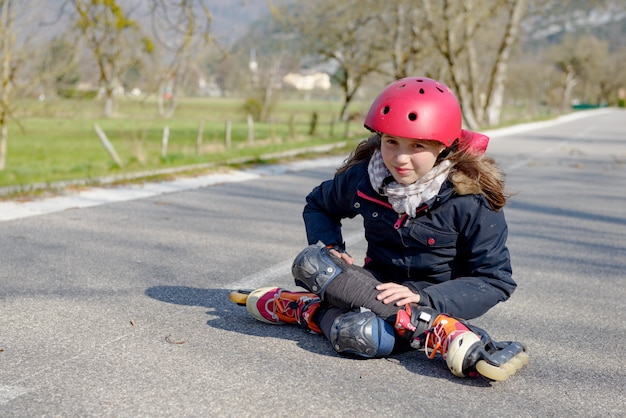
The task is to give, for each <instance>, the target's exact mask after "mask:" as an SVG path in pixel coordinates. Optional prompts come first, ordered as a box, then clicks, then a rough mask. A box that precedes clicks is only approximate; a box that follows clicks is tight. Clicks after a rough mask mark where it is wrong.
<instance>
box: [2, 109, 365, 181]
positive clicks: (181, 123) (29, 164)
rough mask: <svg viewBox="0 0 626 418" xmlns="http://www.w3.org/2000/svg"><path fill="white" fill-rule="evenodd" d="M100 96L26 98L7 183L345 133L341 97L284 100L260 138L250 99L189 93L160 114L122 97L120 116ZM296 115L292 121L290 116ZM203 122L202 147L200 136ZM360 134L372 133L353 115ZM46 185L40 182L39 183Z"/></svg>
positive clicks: (221, 156)
mask: <svg viewBox="0 0 626 418" xmlns="http://www.w3.org/2000/svg"><path fill="white" fill-rule="evenodd" d="M101 107H102V104H101V103H100V102H98V101H75V100H54V101H46V102H38V101H35V100H32V101H26V100H25V101H22V102H21V103H19V106H18V109H19V111H20V113H18V114H17V121H18V122H19V124H18V123H16V122H13V123H11V124H10V125H9V142H8V150H7V160H6V168H5V170H3V171H0V188H4V189H5V190H7V189H8V188H11V189H12V190H15V188H22V189H23V190H28V189H29V188H31V187H32V185H34V184H38V185H41V184H44V185H45V184H53V183H56V182H68V181H69V182H71V181H73V180H79V179H80V180H85V179H86V180H89V179H92V180H93V181H94V182H97V179H99V178H101V177H104V176H123V175H128V174H132V173H136V172H149V171H155V170H156V171H158V170H162V169H167V168H172V167H184V166H188V165H198V164H211V163H213V164H215V165H220V164H225V163H226V162H228V161H232V160H238V161H241V160H246V159H248V160H255V161H259V159H260V156H261V155H264V154H268V153H276V152H279V151H284V150H290V149H296V148H307V147H311V146H315V145H321V144H332V143H337V142H340V141H343V140H345V139H346V135H345V133H346V126H345V124H335V125H334V126H333V127H332V128H331V123H332V121H333V120H334V119H336V118H337V114H338V113H339V107H340V103H329V102H321V101H306V102H304V101H303V102H288V101H287V102H281V103H279V104H278V105H277V106H276V107H275V109H274V111H273V113H272V122H271V123H255V124H254V141H253V142H250V141H249V139H248V126H247V122H246V113H245V112H244V111H243V100H236V99H185V100H184V101H182V102H181V103H180V105H179V106H178V107H177V110H176V112H175V116H174V117H173V118H171V119H167V120H166V119H162V118H159V117H158V116H157V107H156V103H154V102H153V101H143V102H142V101H139V100H134V101H133V100H127V99H121V100H119V101H118V103H117V107H116V110H115V116H114V117H112V118H109V119H103V118H101V117H100V114H101V112H102V109H101ZM314 112H316V113H317V114H318V128H317V133H316V135H315V136H310V135H309V131H310V121H311V118H312V115H313V113H314ZM227 120H230V121H231V122H232V142H231V146H230V148H227V147H226V143H225V131H226V121H227ZM290 121H291V122H290ZM201 123H202V124H203V134H202V141H201V144H200V147H197V144H196V140H197V136H198V128H199V126H200V124H201ZM94 124H98V125H99V126H100V127H101V128H102V130H103V131H104V132H105V133H106V135H107V137H108V139H109V140H110V141H111V143H112V144H113V146H114V148H115V150H116V152H117V154H118V155H119V157H120V159H121V160H122V166H121V167H120V166H118V165H117V164H115V162H114V161H113V159H112V158H111V156H110V155H109V154H108V153H107V151H106V150H105V148H104V146H103V145H102V143H101V142H100V140H99V138H98V136H97V135H96V134H95V132H94V129H93V127H94ZM165 126H168V127H169V130H170V134H169V142H168V146H167V154H166V156H165V157H162V155H161V144H162V136H163V129H164V127H165ZM350 131H351V132H353V133H354V135H356V136H357V137H360V138H362V137H364V136H365V135H366V134H367V133H366V132H365V130H364V129H363V128H362V125H361V124H360V123H357V122H354V123H353V124H351V126H350ZM39 187H41V186H39Z"/></svg>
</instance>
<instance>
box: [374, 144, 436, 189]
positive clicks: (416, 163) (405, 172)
mask: <svg viewBox="0 0 626 418" xmlns="http://www.w3.org/2000/svg"><path fill="white" fill-rule="evenodd" d="M444 149H445V146H444V145H443V144H441V143H439V142H437V141H427V140H421V139H412V138H402V137H399V136H392V135H387V134H383V136H382V138H381V145H380V151H381V153H382V156H383V161H384V163H385V165H386V166H387V168H388V169H389V171H390V172H391V175H392V176H393V178H394V179H395V180H396V181H397V182H398V183H400V184H404V185H405V186H408V185H409V184H413V183H415V182H416V181H417V180H419V179H420V178H422V177H423V176H424V175H425V174H426V173H428V172H429V171H430V170H431V169H432V168H433V167H434V165H435V161H436V160H437V156H438V155H439V154H440V153H441V151H443V150H444Z"/></svg>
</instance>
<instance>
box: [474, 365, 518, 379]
mask: <svg viewBox="0 0 626 418" xmlns="http://www.w3.org/2000/svg"><path fill="white" fill-rule="evenodd" d="M476 371H477V372H478V373H480V374H481V375H482V376H484V377H486V378H487V379H491V380H496V381H502V380H506V379H508V378H509V376H510V375H511V373H509V372H508V370H507V369H505V368H502V367H498V366H494V365H492V364H489V363H487V362H486V361H485V360H479V361H478V363H476Z"/></svg>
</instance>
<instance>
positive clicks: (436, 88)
mask: <svg viewBox="0 0 626 418" xmlns="http://www.w3.org/2000/svg"><path fill="white" fill-rule="evenodd" d="M435 88H436V89H437V90H439V91H440V92H441V93H444V91H443V90H441V89H440V88H439V87H435Z"/></svg>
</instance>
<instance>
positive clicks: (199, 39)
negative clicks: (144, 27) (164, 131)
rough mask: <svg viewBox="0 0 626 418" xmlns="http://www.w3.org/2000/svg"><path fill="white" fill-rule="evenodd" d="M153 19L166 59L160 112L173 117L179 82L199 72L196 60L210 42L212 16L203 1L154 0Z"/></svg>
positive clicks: (161, 87)
mask: <svg viewBox="0 0 626 418" xmlns="http://www.w3.org/2000/svg"><path fill="white" fill-rule="evenodd" d="M150 18H151V26H152V33H153V34H154V37H155V39H156V41H157V43H158V45H160V46H162V47H163V52H162V54H161V56H162V58H163V59H164V60H165V61H166V62H167V64H166V65H165V67H164V68H162V69H161V70H160V72H159V74H157V80H158V86H159V88H158V100H157V103H158V105H159V115H161V116H164V117H171V116H172V115H173V113H174V111H175V109H176V105H177V103H178V89H179V87H180V85H181V84H182V83H183V82H184V79H185V77H186V76H188V75H189V74H197V67H198V66H197V62H194V60H195V59H197V58H198V57H199V56H200V52H201V50H202V49H203V48H205V47H206V46H207V45H209V43H211V36H210V29H211V22H212V16H211V12H210V10H209V9H208V7H207V6H206V5H205V4H204V2H203V0H182V1H181V0H151V8H150Z"/></svg>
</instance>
